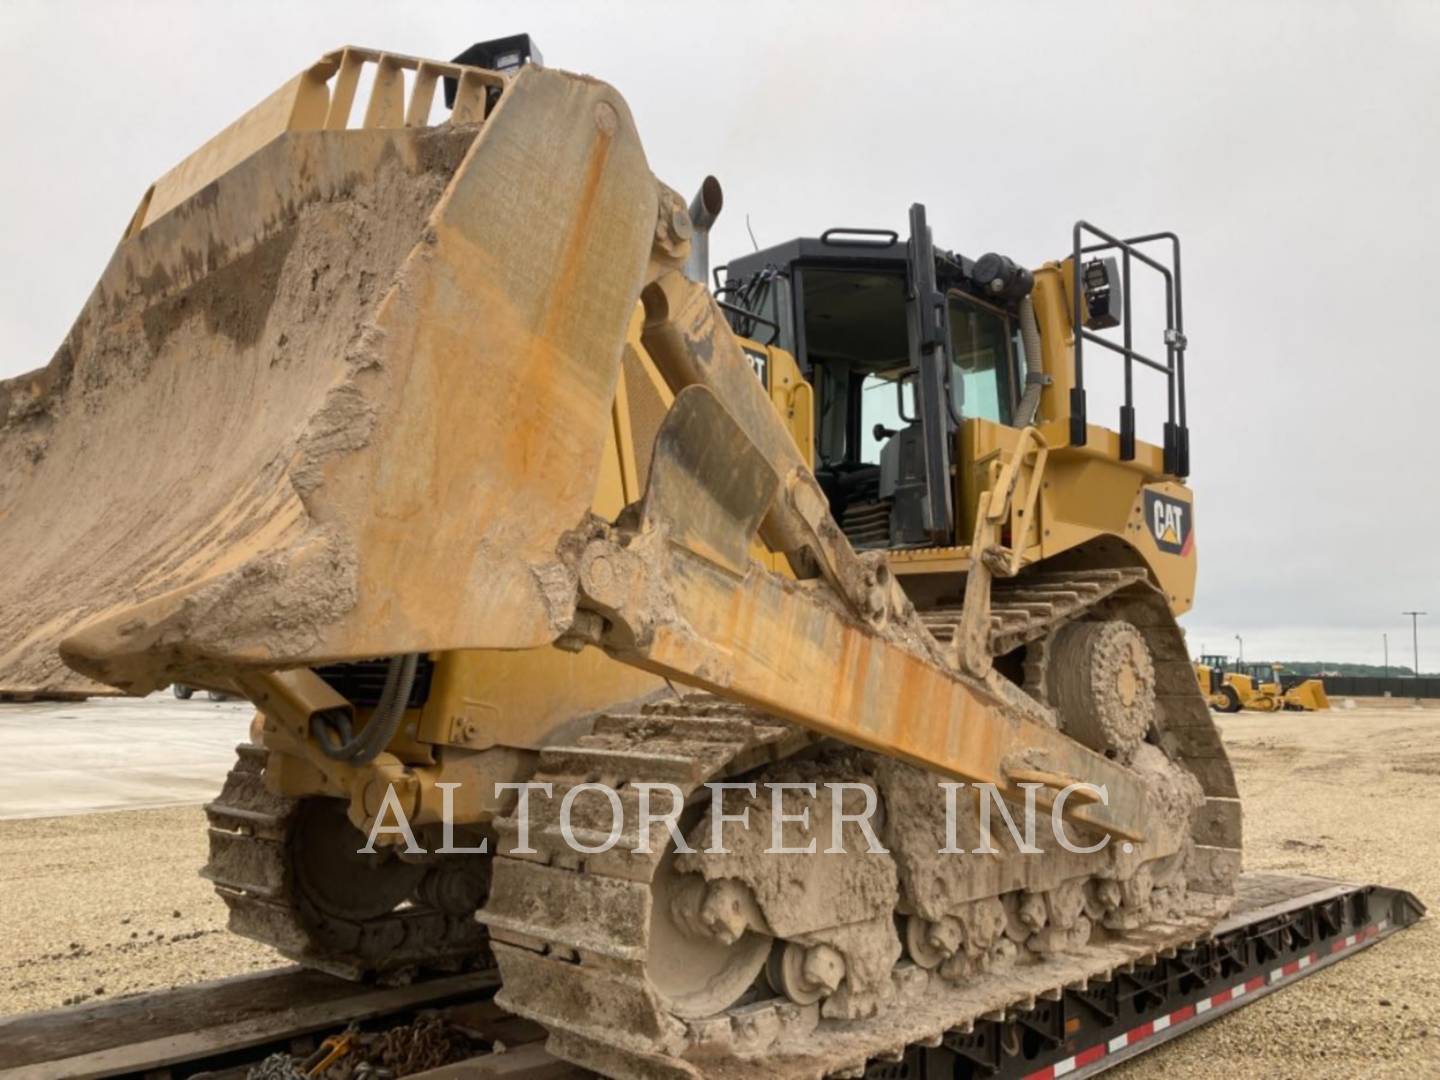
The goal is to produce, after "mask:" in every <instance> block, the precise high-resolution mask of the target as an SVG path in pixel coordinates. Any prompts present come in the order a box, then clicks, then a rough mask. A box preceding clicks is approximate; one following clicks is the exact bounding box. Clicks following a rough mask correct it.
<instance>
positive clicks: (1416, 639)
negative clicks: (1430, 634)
mask: <svg viewBox="0 0 1440 1080" xmlns="http://www.w3.org/2000/svg"><path fill="white" fill-rule="evenodd" d="M1400 614H1401V615H1409V616H1410V642H1411V644H1412V645H1414V646H1415V677H1416V678H1417V679H1418V678H1419V677H1420V626H1419V623H1420V616H1421V615H1428V614H1430V613H1429V612H1428V611H1402V612H1401V613H1400Z"/></svg>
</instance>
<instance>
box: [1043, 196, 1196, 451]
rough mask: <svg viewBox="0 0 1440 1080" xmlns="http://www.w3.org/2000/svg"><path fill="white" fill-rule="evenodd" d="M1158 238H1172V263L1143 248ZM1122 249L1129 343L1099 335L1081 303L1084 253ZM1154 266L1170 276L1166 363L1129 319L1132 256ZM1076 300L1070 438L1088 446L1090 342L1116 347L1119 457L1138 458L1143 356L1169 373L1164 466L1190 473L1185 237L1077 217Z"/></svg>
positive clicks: (1167, 279)
mask: <svg viewBox="0 0 1440 1080" xmlns="http://www.w3.org/2000/svg"><path fill="white" fill-rule="evenodd" d="M1086 233H1088V234H1089V235H1091V236H1093V237H1096V238H1098V240H1099V241H1100V242H1099V243H1094V244H1089V245H1085V244H1083V240H1082V238H1083V236H1084V234H1086ZM1156 240H1168V241H1169V242H1170V253H1171V257H1170V265H1169V266H1166V265H1165V264H1164V263H1163V262H1161V261H1160V260H1158V259H1155V258H1152V257H1151V256H1149V255H1147V254H1146V253H1145V252H1143V251H1140V250H1139V246H1140V245H1142V244H1149V243H1152V242H1154V241H1156ZM1117 249H1118V250H1119V252H1120V258H1121V278H1120V287H1121V305H1122V307H1123V314H1122V316H1121V319H1120V324H1121V328H1122V331H1123V334H1124V343H1123V344H1116V343H1115V342H1113V341H1110V340H1108V339H1106V338H1104V337H1101V336H1100V335H1099V334H1097V333H1095V332H1093V331H1091V330H1087V329H1086V328H1085V324H1084V321H1083V317H1082V312H1081V308H1082V306H1083V302H1084V295H1083V294H1084V287H1083V284H1082V281H1081V274H1082V272H1083V268H1084V264H1083V263H1082V261H1081V260H1082V257H1083V256H1085V255H1091V254H1095V253H1097V252H1102V251H1111V250H1117ZM1132 259H1133V260H1136V261H1139V262H1140V263H1142V264H1144V265H1145V266H1148V267H1150V268H1151V269H1152V270H1154V271H1155V272H1156V273H1158V274H1160V276H1161V277H1163V278H1164V279H1165V336H1164V340H1165V362H1164V363H1163V364H1162V363H1160V362H1159V361H1157V360H1154V359H1152V358H1150V357H1148V356H1145V355H1144V354H1142V353H1140V352H1137V351H1136V350H1135V348H1134V343H1133V339H1132V333H1131V319H1130V268H1131V260H1132ZM1071 277H1072V280H1071V305H1072V319H1073V322H1074V330H1075V382H1074V385H1073V386H1072V388H1071V390H1070V442H1071V444H1072V445H1075V446H1084V445H1085V441H1086V438H1087V432H1086V422H1087V418H1086V406H1085V342H1087V341H1088V342H1091V343H1092V344H1095V345H1099V346H1101V347H1102V348H1105V349H1109V350H1110V351H1111V352H1115V353H1119V354H1120V355H1121V356H1122V357H1123V358H1124V364H1125V404H1124V405H1122V406H1121V407H1120V459H1121V460H1122V461H1132V460H1134V458H1135V399H1134V387H1133V373H1134V365H1135V363H1136V362H1137V361H1138V362H1139V363H1140V364H1142V365H1143V366H1145V367H1148V368H1150V369H1151V370H1153V371H1158V372H1159V373H1160V374H1162V375H1164V376H1165V382H1166V399H1167V415H1166V419H1165V428H1164V433H1165V434H1164V442H1165V445H1164V468H1165V471H1166V472H1167V473H1169V474H1170V475H1172V476H1179V477H1185V476H1189V475H1190V427H1189V424H1188V421H1187V416H1186V407H1185V347H1186V344H1187V341H1186V338H1185V316H1184V309H1183V307H1182V305H1181V288H1180V238H1179V237H1178V236H1176V235H1175V234H1174V233H1173V232H1157V233H1147V234H1146V235H1144V236H1135V237H1131V238H1130V239H1129V240H1121V239H1119V238H1118V237H1115V236H1111V235H1110V234H1109V233H1107V232H1105V231H1104V230H1103V229H1099V228H1096V227H1095V226H1094V225H1091V224H1090V223H1089V222H1088V221H1077V222H1076V223H1075V228H1074V232H1073V234H1072V253H1071Z"/></svg>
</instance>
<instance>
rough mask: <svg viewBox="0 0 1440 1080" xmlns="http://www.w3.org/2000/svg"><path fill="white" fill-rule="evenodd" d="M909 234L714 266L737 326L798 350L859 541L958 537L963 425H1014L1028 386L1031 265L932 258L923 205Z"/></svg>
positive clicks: (835, 239) (844, 519)
mask: <svg viewBox="0 0 1440 1080" xmlns="http://www.w3.org/2000/svg"><path fill="white" fill-rule="evenodd" d="M911 234H912V239H911V241H910V242H909V243H906V242H902V241H901V239H900V237H899V235H898V234H897V233H895V232H892V231H888V230H875V229H831V230H829V231H827V232H825V233H824V234H822V235H821V236H820V237H819V238H818V239H808V238H802V239H797V240H792V241H790V242H788V243H785V244H780V245H777V246H776V247H772V248H768V249H766V250H763V251H758V252H755V253H754V254H751V255H746V256H744V257H742V258H737V259H734V260H733V261H732V262H731V263H729V265H728V266H726V267H721V268H718V269H717V271H716V277H717V279H718V278H719V277H720V275H721V273H724V274H725V282H724V284H723V285H721V286H720V287H719V288H718V290H717V297H718V298H719V299H720V300H721V301H722V303H723V304H724V306H725V308H726V311H727V314H728V316H729V318H730V322H731V324H732V326H733V327H734V329H735V330H736V332H737V333H739V334H741V335H743V336H745V337H750V338H752V339H755V340H758V341H761V342H765V343H766V344H776V345H779V346H780V347H781V348H783V349H785V350H787V351H788V352H790V353H791V354H792V355H793V356H794V357H795V359H796V362H797V363H798V364H799V366H800V371H801V374H802V375H803V376H804V377H805V378H806V379H807V380H808V381H809V382H810V384H811V386H812V387H813V388H814V393H815V409H814V416H815V447H814V451H815V456H814V460H815V475H816V478H817V479H818V480H819V482H820V485H821V486H822V487H823V488H824V490H825V493H826V495H827V496H828V497H829V499H830V505H831V511H832V513H833V514H834V516H835V518H836V519H837V520H838V521H839V522H840V523H841V525H842V527H843V528H844V530H845V532H846V534H847V536H848V537H849V539H850V542H851V543H852V544H853V545H854V546H855V547H857V548H902V547H927V546H945V545H949V544H954V543H956V542H957V537H956V535H955V528H956V515H955V513H954V506H955V499H954V490H953V489H954V485H955V480H954V476H955V470H954V468H953V463H952V457H953V453H954V449H955V446H956V439H955V433H956V432H957V431H958V430H959V428H960V426H961V423H962V421H963V420H964V419H968V418H976V417H979V418H984V419H986V420H992V421H995V422H997V423H1001V424H1011V423H1012V422H1013V419H1014V416H1015V410H1016V407H1017V405H1018V403H1019V400H1020V394H1021V391H1022V390H1023V387H1024V380H1025V356H1024V348H1023V345H1022V343H1021V338H1020V332H1019V320H1018V317H1017V311H1018V305H1019V302H1020V300H1021V299H1022V298H1023V297H1024V296H1025V295H1026V293H1028V292H1029V289H1030V284H1031V281H1030V275H1029V274H1028V272H1026V271H1024V270H1021V269H1019V268H1017V267H1016V266H1015V265H1014V264H1013V263H1012V262H1010V260H1008V259H1004V258H1002V257H1000V256H995V255H987V256H984V257H983V258H982V259H980V260H979V261H978V263H977V262H973V261H971V260H970V259H966V258H963V257H961V256H958V255H954V254H952V253H950V252H945V251H940V252H936V251H935V250H934V249H932V248H931V246H930V239H929V230H928V228H927V227H926V226H925V219H924V208H923V207H921V206H916V207H914V208H912V210H911ZM931 477H935V478H937V482H933V483H932V482H931V479H930V478H931Z"/></svg>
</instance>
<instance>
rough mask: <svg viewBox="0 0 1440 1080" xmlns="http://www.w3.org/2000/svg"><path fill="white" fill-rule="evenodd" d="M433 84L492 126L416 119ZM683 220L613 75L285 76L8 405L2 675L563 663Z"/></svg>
mask: <svg viewBox="0 0 1440 1080" xmlns="http://www.w3.org/2000/svg"><path fill="white" fill-rule="evenodd" d="M357 57H358V61H357ZM367 59H368V60H371V61H378V74H377V76H376V81H375V90H374V92H373V94H374V96H372V100H371V103H370V107H369V109H368V110H367V111H366V119H365V126H364V127H363V128H358V129H354V130H346V129H345V124H346V117H347V115H348V112H349V109H350V98H351V97H352V96H353V93H354V89H355V77H356V73H357V72H356V69H357V67H358V63H359V61H365V60H367ZM406 66H408V67H411V68H416V69H417V72H418V74H417V78H416V80H415V90H414V93H415V95H416V96H417V97H418V96H419V95H420V94H421V92H422V89H423V92H424V94H425V101H424V102H423V107H422V105H417V104H416V103H415V102H414V101H412V103H411V105H410V107H409V108H408V109H407V108H404V107H403V106H404V101H403V98H404V94H405V89H404V83H403V82H402V81H401V79H400V74H401V72H400V68H401V67H406ZM439 75H455V76H458V82H459V84H460V89H461V96H462V98H463V99H465V102H468V103H465V102H460V101H457V104H456V107H455V113H454V115H453V116H452V121H451V122H450V123H448V124H444V125H441V126H439V127H425V128H422V127H417V126H405V124H406V123H407V120H408V121H409V122H411V123H412V124H413V123H424V122H425V121H424V119H423V117H424V116H425V115H426V114H427V111H428V105H429V97H430V95H431V94H433V91H434V88H435V83H436V80H437V77H439ZM328 84H333V85H328ZM396 95H398V97H397V96H396ZM467 95H468V96H467ZM377 101H378V102H379V104H378V105H377ZM342 106H343V107H342ZM277 118H278V119H277ZM462 121H465V122H462ZM271 127H273V128H274V130H273V133H270V134H267V132H269V131H270V128H271ZM212 174H213V175H212ZM188 189H193V190H188ZM658 198H659V197H658V189H657V184H656V181H655V179H654V178H653V176H652V175H651V173H650V171H649V168H648V166H647V165H646V162H645V158H644V154H643V152H642V150H641V147H640V142H639V139H638V137H637V135H636V132H635V129H634V126H633V123H632V121H631V118H630V115H629V112H628V110H627V108H626V106H625V105H624V103H623V101H622V99H621V98H620V97H619V95H618V94H616V93H615V92H614V91H613V90H611V89H610V88H609V87H608V86H606V85H604V84H602V83H599V82H597V81H595V80H592V79H587V78H580V77H577V76H571V75H567V74H564V73H562V72H557V71H549V70H543V69H540V68H535V67H530V66H527V67H526V68H524V69H522V71H521V72H520V73H519V74H518V75H516V76H515V78H514V79H513V80H509V81H508V82H507V80H505V79H503V78H502V77H501V76H499V75H496V74H494V73H486V72H479V71H478V69H466V70H464V71H463V72H462V71H459V70H458V69H455V68H454V67H453V65H433V64H427V63H424V62H420V63H418V67H417V62H413V61H407V59H406V58H396V57H391V56H385V55H383V54H366V53H362V52H360V51H358V50H346V51H345V52H343V53H336V54H332V55H331V56H329V57H327V58H325V60H323V61H322V62H321V63H320V64H317V65H316V66H315V67H313V68H311V69H309V70H308V71H307V72H305V73H302V75H301V76H299V77H297V79H296V80H294V81H293V82H292V83H290V84H287V86H286V87H284V88H282V90H281V91H279V92H278V93H277V94H276V95H273V96H272V97H271V98H270V99H267V101H266V102H265V103H263V104H262V105H261V106H259V107H257V108H256V109H255V110H253V111H252V113H251V114H247V116H246V117H244V118H242V119H241V121H238V122H237V123H236V124H234V125H232V126H231V128H229V129H227V131H226V132H224V133H222V134H221V135H220V136H217V137H216V139H215V140H212V142H211V143H209V144H207V145H206V146H205V147H203V148H202V149H201V151H199V152H197V153H196V154H195V155H192V158H191V159H188V160H187V161H186V162H184V163H182V165H181V166H179V167H177V169H176V170H173V171H172V172H171V173H170V174H169V175H167V177H166V178H165V179H164V180H162V181H161V182H160V183H159V184H157V185H156V187H155V188H154V189H152V192H151V193H150V194H149V195H147V197H146V201H145V202H144V203H142V205H141V209H140V211H139V212H138V213H137V215H136V219H135V221H134V222H132V225H131V229H130V232H129V234H128V235H127V237H126V239H124V240H123V241H122V242H121V244H120V245H119V247H118V248H117V249H116V251H115V254H114V255H113V257H112V258H111V260H110V263H109V265H108V266H107V267H106V269H105V272H104V274H103V276H102V277H101V279H100V282H99V284H98V285H97V286H96V288H95V290H94V292H93V293H92V295H91V296H90V299H89V301H88V302H87V303H86V305H85V307H84V309H83V310H82V311H81V313H80V316H79V318H78V319H77V320H76V322H75V325H74V327H73V329H72V330H71V331H70V333H69V335H68V336H67V338H66V340H65V342H64V343H63V345H62V346H61V348H60V349H59V351H58V352H57V353H56V355H55V357H54V359H53V360H52V361H51V362H50V364H49V366H48V367H47V368H45V369H43V370H41V371H38V372H35V373H33V374H31V375H29V376H24V377H22V378H19V379H15V380H11V381H9V382H7V383H4V384H0V419H3V427H0V566H3V567H5V572H4V574H3V575H0V611H3V612H4V620H3V624H0V672H3V673H4V675H3V677H0V681H3V683H4V685H6V686H7V688H10V687H25V686H29V687H32V688H40V687H46V686H50V687H54V686H59V685H62V684H65V683H66V682H67V678H68V675H67V673H66V672H65V671H64V669H63V668H62V666H61V655H60V654H62V653H63V656H64V659H65V661H66V662H68V663H69V664H70V665H71V666H73V667H74V668H76V669H78V670H79V671H80V672H82V673H83V674H84V675H85V676H88V677H91V678H94V679H98V680H100V681H102V682H105V683H108V684H111V685H113V686H116V687H119V688H122V689H124V690H126V691H128V692H132V693H144V692H147V691H149V690H151V689H152V688H154V687H156V686H159V685H164V684H165V683H167V682H170V681H174V680H178V679H181V678H182V677H184V681H189V682H198V683H199V684H201V685H205V684H206V682H207V680H209V681H210V682H212V683H214V682H217V681H218V682H221V683H223V682H224V681H225V680H226V679H228V678H229V677H230V676H231V675H233V674H234V673H236V672H238V671H242V670H244V669H247V668H277V667H284V666H291V665H300V664H306V663H313V662H318V661H322V660H331V659H347V658H357V657H369V656H381V655H393V654H396V653H406V652H423V651H427V650H434V649H442V648H446V649H449V648H484V647H508V648H520V647H528V646H535V645H540V644H544V643H546V642H549V641H551V640H553V639H554V638H555V637H556V636H557V634H558V633H559V632H560V631H561V630H562V629H563V628H564V627H563V625H557V620H563V619H568V617H569V616H570V614H571V612H572V611H573V607H574V596H573V584H572V583H571V582H570V581H569V580H568V579H567V578H566V577H565V575H564V574H563V573H558V572H557V567H558V564H557V561H556V560H557V556H556V538H557V537H559V536H562V535H563V534H564V533H565V531H566V530H569V529H572V528H574V527H575V525H576V524H577V523H578V522H579V521H581V520H582V518H583V517H584V515H585V513H586V511H587V509H588V508H589V506H590V503H591V499H592V496H593V493H594V489H595V482H596V470H597V468H598V464H599V461H600V459H601V450H602V447H603V440H604V438H605V432H606V430H607V427H608V425H609V424H610V402H611V399H612V397H613V393H614V383H615V379H616V374H617V370H618V364H619V359H620V354H621V349H622V346H623V343H624V339H625V334H626V330H627V327H628V325H629V321H630V319H631V318H632V315H633V313H634V311H635V308H636V299H637V297H638V295H639V292H640V288H641V286H642V284H643V280H642V279H643V278H644V275H645V273H646V268H647V260H648V258H649V255H650V251H651V247H652V244H653V242H654V237H655V228H656V218H657V206H658Z"/></svg>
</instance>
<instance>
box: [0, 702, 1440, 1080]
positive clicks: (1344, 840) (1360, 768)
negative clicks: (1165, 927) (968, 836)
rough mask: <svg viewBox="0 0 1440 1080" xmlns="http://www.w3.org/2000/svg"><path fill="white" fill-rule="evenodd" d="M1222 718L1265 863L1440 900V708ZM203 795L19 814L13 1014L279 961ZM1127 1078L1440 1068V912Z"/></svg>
mask: <svg viewBox="0 0 1440 1080" xmlns="http://www.w3.org/2000/svg"><path fill="white" fill-rule="evenodd" d="M1221 725H1222V727H1223V729H1224V732H1225V738H1226V742H1227V743H1228V744H1229V745H1230V747H1231V753H1232V755H1233V757H1234V760H1235V764H1236V768H1237V771H1238V773H1239V776H1240V784H1241V789H1242V793H1243V795H1244V798H1245V806H1246V823H1247V824H1246V830H1247V836H1246V848H1247V865H1248V866H1249V868H1251V869H1256V870H1289V871H1295V872H1306V873H1314V874H1324V875H1330V876H1334V877H1338V878H1346V879H1350V880H1353V881H1377V882H1384V883H1386V884H1389V885H1398V886H1403V887H1405V888H1408V889H1410V890H1411V891H1413V892H1415V893H1416V894H1418V895H1419V896H1420V898H1421V899H1422V900H1424V901H1426V902H1427V903H1431V902H1434V901H1436V899H1437V897H1440V710H1426V711H1416V710H1410V709H1404V708H1399V709H1396V708H1390V709H1369V708H1360V709H1354V710H1344V709H1336V710H1335V711H1333V712H1330V713H1328V714H1282V715H1279V716H1265V715H1259V714H1248V715H1247V714H1242V715H1239V716H1234V717H1224V718H1222V720H1221ZM204 861H205V816H204V813H203V812H202V811H201V810H200V809H199V808H198V807H186V808H180V809H164V810H141V811H130V812H123V813H107V814H91V815H83V816H75V817H65V818H51V819H39V820H26V821H5V822H0V865H3V866H6V867H8V868H18V872H11V873H7V874H6V875H5V877H4V878H3V879H0V1013H13V1012H23V1011H28V1010H33V1009H44V1008H52V1007H54V1006H57V1005H62V1004H65V1003H67V1002H73V1001H77V1000H88V999H90V998H93V997H95V996H97V995H104V996H113V995H116V994H121V993H127V992H133V991H138V990H148V989H155V988H163V987H168V986H172V985H175V984H176V983H182V982H192V981H197V980H202V979H213V978H219V977H222V976H225V975H232V974H238V973H240V972H244V971H253V970H257V969H260V968H265V967H270V966H274V965H275V964H276V963H278V962H280V958H279V957H278V955H277V954H275V953H274V952H271V951H270V950H268V949H265V948H263V947H261V946H259V945H255V944H253V943H251V942H248V941H244V940H242V939H240V938H236V937H232V936H231V935H229V934H227V933H226V932H225V929H224V927H225V908H224V905H223V904H222V903H221V902H220V901H219V900H218V899H216V897H215V896H214V894H213V893H212V892H211V891H210V887H209V884H208V883H207V882H204V881H202V880H201V879H200V878H199V877H198V876H196V873H195V871H196V870H197V869H198V868H199V867H200V866H201V865H202V864H203V863H204ZM1111 1075H1113V1076H1116V1077H1151V1076H1156V1077H1158V1076H1166V1075H1175V1076H1184V1077H1187V1078H1189V1077H1196V1078H1202V1080H1204V1078H1212V1077H1213V1078H1223V1080H1245V1078H1252V1077H1253V1078H1261V1077H1263V1078H1267V1080H1269V1078H1286V1077H1297V1078H1298V1077H1355V1076H1367V1077H1425V1076H1440V926H1437V921H1436V920H1434V919H1427V920H1425V921H1424V922H1422V923H1421V924H1420V925H1419V926H1417V927H1415V928H1413V929H1411V930H1407V931H1405V932H1404V933H1403V934H1400V935H1397V936H1396V937H1393V938H1391V939H1390V940H1388V941H1385V942H1382V943H1381V944H1379V945H1377V946H1375V947H1374V948H1372V949H1369V950H1367V951H1365V952H1363V953H1361V954H1360V955H1358V956H1356V957H1353V958H1351V959H1349V960H1346V961H1344V962H1343V963H1341V964H1339V965H1337V966H1336V967H1334V968H1333V969H1330V970H1328V971H1323V972H1320V973H1318V974H1316V975H1313V976H1311V977H1309V978H1307V979H1305V980H1303V981H1302V982H1300V983H1299V984H1297V985H1295V986H1293V987H1290V988H1288V989H1286V990H1284V991H1281V992H1279V993H1276V994H1274V995H1272V996H1270V997H1268V998H1265V999H1264V1000H1262V1001H1259V1002H1256V1003H1255V1004H1253V1005H1250V1006H1247V1007H1246V1008H1243V1009H1241V1010H1239V1011H1238V1012H1236V1013H1234V1014H1232V1015H1231V1016H1229V1017H1227V1018H1225V1019H1223V1020H1220V1021H1218V1022H1216V1023H1213V1024H1211V1025H1209V1026H1207V1027H1205V1028H1202V1029H1201V1030H1199V1031H1197V1032H1195V1033H1194V1034H1191V1035H1188V1036H1185V1037H1184V1038H1182V1039H1179V1040H1177V1041H1176V1042H1174V1043H1172V1044H1170V1045H1169V1046H1167V1047H1164V1048H1161V1049H1159V1050H1157V1051H1155V1052H1152V1053H1150V1054H1147V1055H1144V1056H1143V1057H1141V1058H1139V1059H1137V1060H1135V1061H1134V1062H1131V1063H1129V1064H1126V1065H1124V1066H1121V1067H1120V1068H1119V1069H1117V1070H1115V1071H1114V1072H1113V1073H1112V1074H1111Z"/></svg>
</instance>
